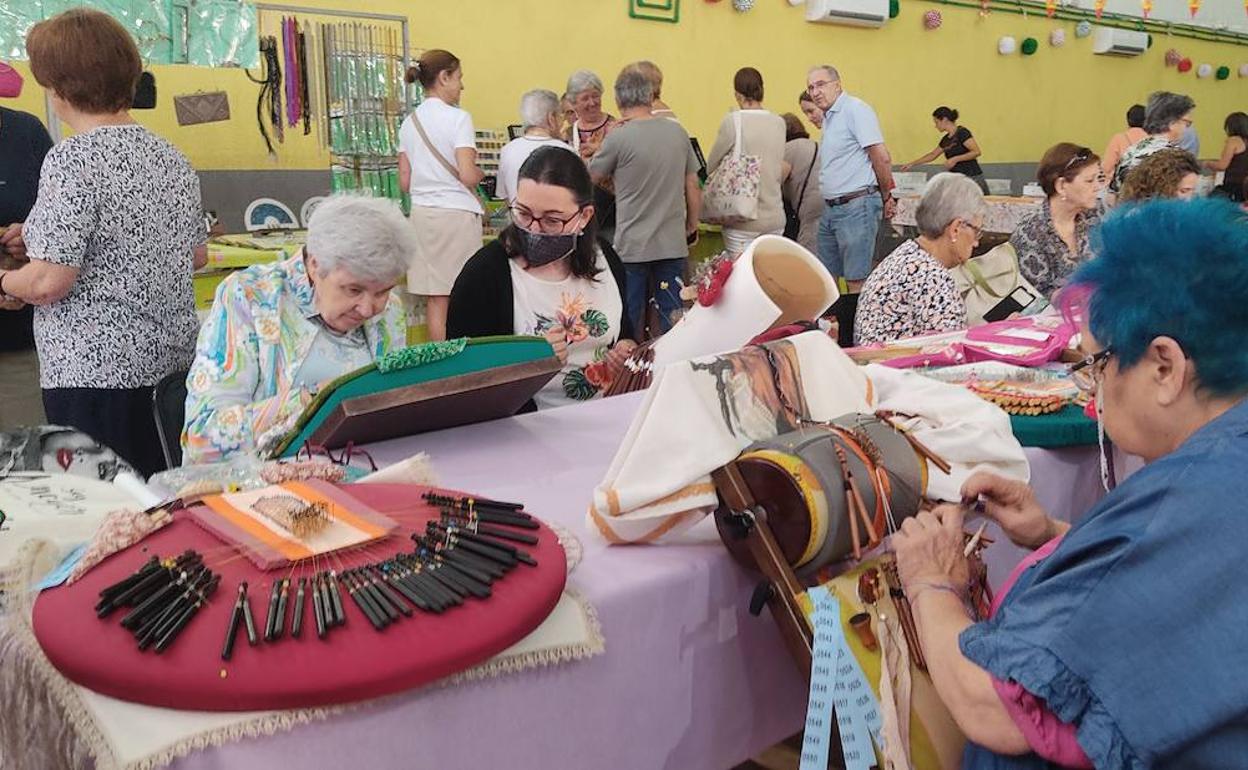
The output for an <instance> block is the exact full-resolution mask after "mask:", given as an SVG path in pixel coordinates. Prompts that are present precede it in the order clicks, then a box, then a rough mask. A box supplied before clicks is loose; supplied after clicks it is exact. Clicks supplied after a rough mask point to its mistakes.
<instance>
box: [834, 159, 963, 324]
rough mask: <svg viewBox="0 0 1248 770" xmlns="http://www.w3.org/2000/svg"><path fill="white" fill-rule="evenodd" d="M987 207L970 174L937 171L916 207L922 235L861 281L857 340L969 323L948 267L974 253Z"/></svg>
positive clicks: (901, 248) (856, 319) (896, 251)
mask: <svg viewBox="0 0 1248 770" xmlns="http://www.w3.org/2000/svg"><path fill="white" fill-rule="evenodd" d="M985 211H986V205H985V204H984V194H983V193H982V192H981V191H980V189H979V186H978V185H977V184H975V182H974V180H972V179H971V178H970V177H967V176H964V175H962V174H955V173H953V172H949V171H946V172H944V173H941V174H937V175H936V176H934V177H932V181H930V182H928V183H927V188H926V189H925V190H924V191H923V198H922V200H920V201H919V208H918V210H917V211H916V212H915V217H914V219H915V224H917V225H918V228H919V237H918V238H915V239H914V240H911V241H906V242H905V243H903V244H901V245H900V246H898V247H897V249H896V250H895V251H893V253H892V254H889V255H888V257H886V258H885V259H884V261H883V262H881V263H880V265H879V267H877V268H876V269H875V270H874V271H873V272H872V273H871V276H870V277H869V278H867V282H866V284H865V285H864V286H863V287H862V297H861V298H860V299H859V300H858V314H857V316H856V317H855V319H854V342H855V343H856V344H858V345H871V344H875V343H880V342H889V341H892V340H896V339H902V338H904V337H915V336H918V335H920V334H925V333H927V332H942V331H952V330H955V329H964V328H966V303H965V302H963V301H962V295H961V294H959V293H958V287H957V284H956V283H954V280H953V276H952V275H950V274H949V270H951V269H952V268H955V267H957V266H958V265H961V264H963V263H964V262H966V261H967V260H968V259H970V258H971V252H972V251H973V250H974V249H975V245H976V244H978V243H979V236H980V233H981V231H982V229H983V224H984V214H985Z"/></svg>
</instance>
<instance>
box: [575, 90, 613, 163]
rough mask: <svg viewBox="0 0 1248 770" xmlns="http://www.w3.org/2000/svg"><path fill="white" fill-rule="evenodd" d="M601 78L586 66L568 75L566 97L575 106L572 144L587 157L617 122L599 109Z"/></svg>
mask: <svg viewBox="0 0 1248 770" xmlns="http://www.w3.org/2000/svg"><path fill="white" fill-rule="evenodd" d="M602 92H603V85H602V79H601V78H599V77H598V76H597V75H595V74H594V73H592V72H590V71H589V70H577V71H576V72H573V73H572V76H571V77H569V78H568V98H569V99H571V100H572V108H573V109H575V110H576V122H575V123H573V124H572V135H571V139H572V148H573V149H574V150H576V151H577V152H579V153H580V154H581V157H582V158H584V159H585V160H586V161H588V160H589V159H590V158H592V157H594V155H595V154H596V153H597V152H598V148H599V147H601V146H602V140H603V139H606V138H607V134H609V133H611V131H612V130H613V129H614V128H615V127H616V126H617V125H619V121H617V120H616V119H615V118H614V117H612V116H611V115H609V114H608V113H606V112H603V111H602Z"/></svg>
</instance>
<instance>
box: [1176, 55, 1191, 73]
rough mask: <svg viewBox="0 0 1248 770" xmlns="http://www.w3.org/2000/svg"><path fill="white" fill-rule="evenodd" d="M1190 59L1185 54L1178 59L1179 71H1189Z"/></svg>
mask: <svg viewBox="0 0 1248 770" xmlns="http://www.w3.org/2000/svg"><path fill="white" fill-rule="evenodd" d="M1191 71H1192V60H1191V59H1189V58H1187V57H1186V56H1185V57H1183V58H1182V59H1180V60H1179V72H1191Z"/></svg>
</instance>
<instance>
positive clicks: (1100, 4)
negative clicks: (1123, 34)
mask: <svg viewBox="0 0 1248 770" xmlns="http://www.w3.org/2000/svg"><path fill="white" fill-rule="evenodd" d="M1092 7H1093V8H1094V9H1095V10H1096V19H1097V21H1100V19H1101V14H1103V13H1105V0H1096V4H1095V5H1094V6H1092Z"/></svg>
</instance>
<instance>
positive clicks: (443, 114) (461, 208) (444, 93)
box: [399, 49, 485, 340]
mask: <svg viewBox="0 0 1248 770" xmlns="http://www.w3.org/2000/svg"><path fill="white" fill-rule="evenodd" d="M417 80H419V81H420V85H421V87H422V88H423V89H424V92H425V98H424V101H423V102H421V104H420V106H419V107H417V108H416V109H415V110H414V111H413V112H412V114H411V115H409V116H408V117H407V119H406V120H404V121H403V126H402V128H400V129H399V185H400V186H401V187H402V188H403V189H405V190H407V191H408V194H409V195H410V196H411V199H412V215H411V220H412V224H413V225H414V226H415V227H416V244H417V249H416V254H414V255H413V258H412V266H411V269H410V270H408V273H407V291H408V293H410V294H418V295H421V296H423V297H424V298H425V303H426V313H425V318H426V323H427V324H428V328H429V338H430V339H433V340H443V339H446V308H447V303H448V301H449V300H448V298H449V296H450V293H451V287H452V286H453V285H454V284H455V278H456V277H458V275H459V271H460V270H461V269H462V268H463V266H464V263H465V262H467V261H468V258H469V257H471V256H472V255H473V254H474V253H476V251H477V249H479V248H481V215H482V213H483V211H482V208H481V202H480V200H478V198H477V195H476V192H475V190H476V186H477V184H478V183H479V182H480V181H481V180H482V179H483V178H485V174H484V173H483V172H482V171H481V169H480V168H478V167H477V143H476V133H475V131H474V130H473V126H472V116H471V115H469V114H468V113H467V112H465V111H464V110H461V109H460V108H459V106H458V105H459V97H460V94H462V93H463V91H464V71H463V68H462V67H461V66H460V63H459V59H458V58H456V57H455V55H454V54H451V53H449V52H447V51H442V50H437V49H434V50H431V51H426V52H425V53H423V54H422V55H421V57H420V59H419V60H418V61H417V62H416V64H415V65H413V66H412V67H411V68H409V69H408V71H407V81H408V82H409V83H413V82H416V81H417Z"/></svg>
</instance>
